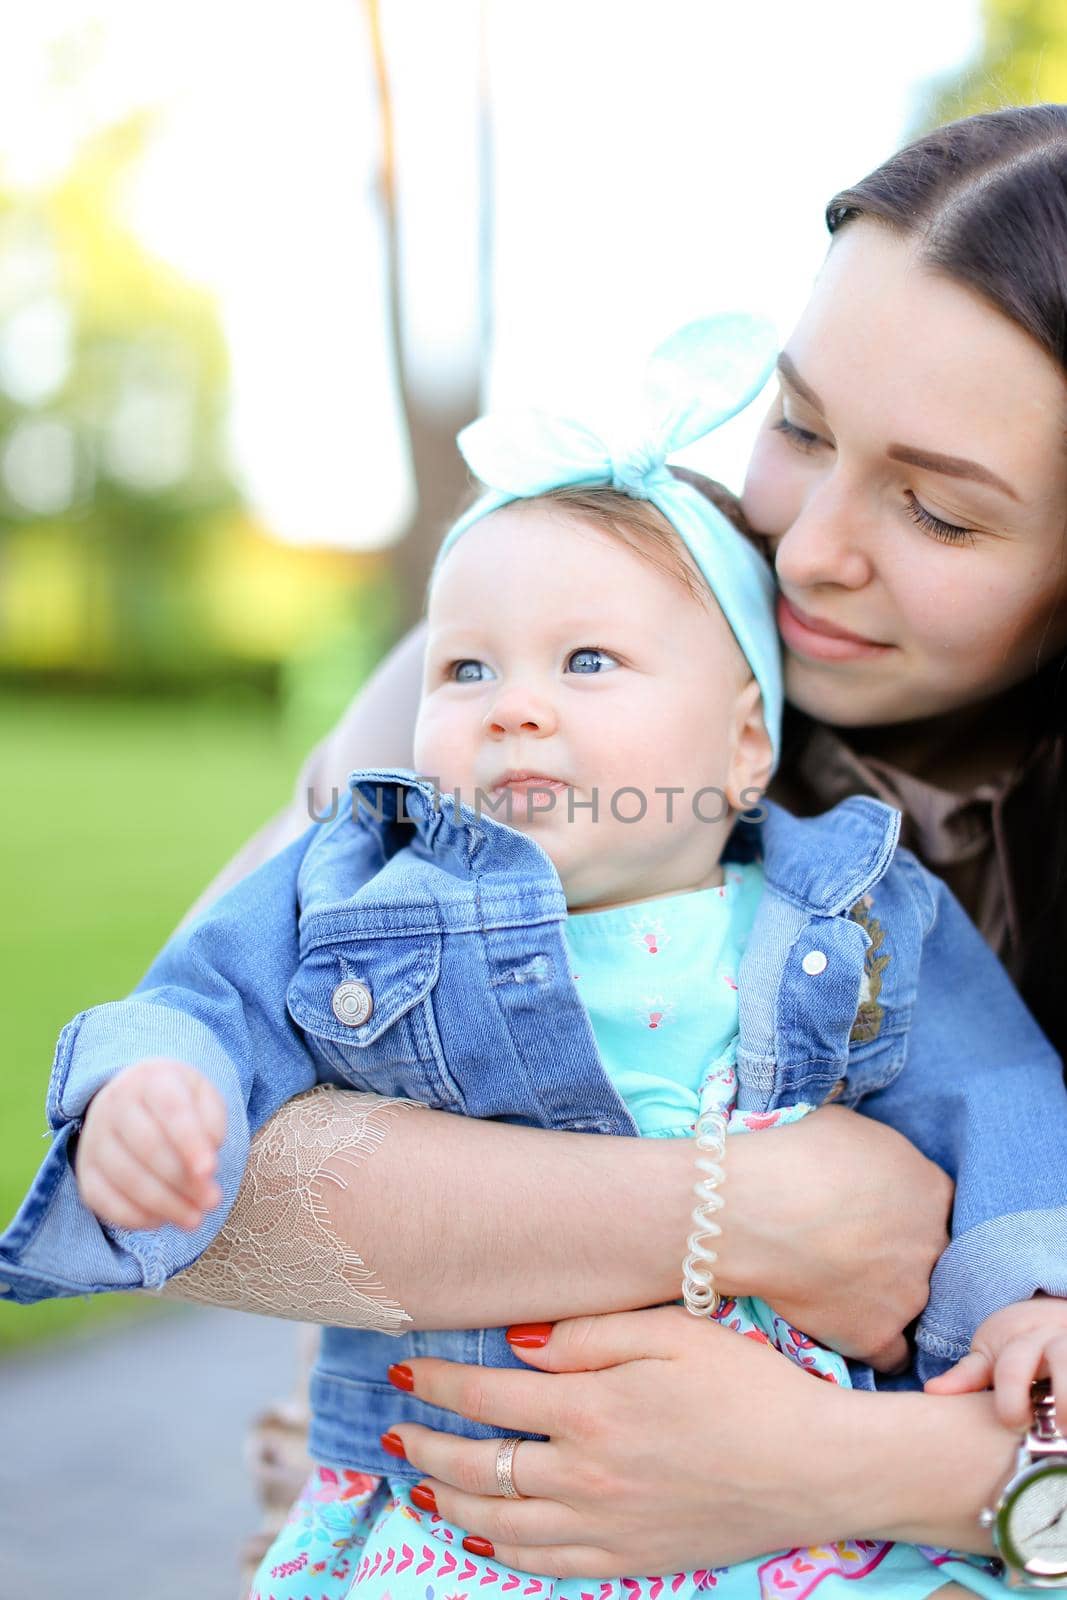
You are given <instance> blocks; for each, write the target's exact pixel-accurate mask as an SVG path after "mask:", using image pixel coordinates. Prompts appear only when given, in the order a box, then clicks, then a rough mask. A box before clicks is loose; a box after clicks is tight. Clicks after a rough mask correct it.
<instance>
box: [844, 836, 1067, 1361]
mask: <svg viewBox="0 0 1067 1600" xmlns="http://www.w3.org/2000/svg"><path fill="white" fill-rule="evenodd" d="M911 870H912V871H913V872H914V873H915V874H916V875H919V876H920V877H921V880H922V881H921V882H920V883H918V891H919V892H920V893H925V895H926V896H927V898H928V903H929V925H928V930H927V934H926V938H925V941H924V945H923V951H922V958H921V965H920V971H919V981H918V990H917V994H916V997H915V1005H914V1012H913V1022H912V1027H911V1030H910V1034H909V1038H908V1045H907V1055H906V1059H905V1065H904V1068H903V1070H902V1071H901V1073H900V1074H899V1076H898V1077H897V1078H896V1079H895V1081H894V1082H893V1083H892V1084H890V1085H889V1086H888V1087H887V1088H885V1089H883V1090H881V1091H879V1092H878V1093H876V1094H872V1095H870V1096H869V1097H868V1098H867V1099H865V1100H864V1101H863V1107H862V1109H863V1111H864V1112H865V1114H866V1115H868V1116H871V1117H875V1118H877V1119H878V1120H879V1121H882V1122H886V1123H888V1124H890V1125H891V1126H892V1127H894V1128H896V1129H897V1130H898V1131H899V1132H901V1133H903V1134H905V1135H906V1136H907V1137H908V1138H909V1139H910V1140H911V1141H912V1143H913V1144H915V1145H917V1146H918V1148H919V1149H921V1150H922V1151H923V1152H924V1154H925V1155H927V1156H929V1157H930V1158H931V1160H933V1161H936V1162H937V1163H938V1165H939V1166H941V1167H943V1168H944V1170H945V1171H946V1172H947V1173H948V1174H949V1176H950V1177H951V1178H953V1179H954V1180H955V1183H956V1198H955V1204H954V1208H953V1215H952V1230H951V1231H952V1241H951V1244H950V1245H949V1248H948V1249H947V1250H946V1252H945V1254H944V1255H943V1256H942V1257H941V1260H940V1261H939V1262H938V1264H937V1267H936V1268H935V1270H934V1274H933V1278H932V1280H931V1284H930V1299H929V1302H928V1304H927V1307H926V1310H925V1311H924V1312H923V1315H922V1317H921V1318H920V1321H919V1325H918V1328H917V1332H916V1345H917V1361H916V1369H915V1375H916V1377H917V1378H918V1379H919V1380H920V1381H925V1379H926V1378H928V1377H932V1376H934V1375H935V1374H936V1373H938V1372H942V1371H944V1370H945V1368H946V1367H947V1366H949V1365H951V1363H952V1362H954V1361H956V1360H957V1359H958V1358H959V1357H960V1356H961V1355H963V1354H965V1353H966V1351H967V1349H968V1348H969V1346H970V1342H971V1338H972V1335H973V1333H974V1330H975V1329H976V1327H977V1326H978V1324H979V1323H980V1322H982V1321H983V1319H984V1318H985V1317H987V1316H988V1315H989V1314H990V1313H991V1312H993V1311H995V1310H997V1309H999V1308H1000V1307H1001V1306H1005V1305H1010V1304H1012V1303H1013V1302H1015V1301H1019V1300H1027V1299H1029V1298H1030V1297H1031V1296H1032V1295H1033V1294H1034V1293H1035V1292H1036V1291H1038V1290H1043V1291H1044V1292H1045V1293H1047V1294H1054V1295H1067V1090H1065V1088H1064V1081H1063V1070H1062V1065H1061V1062H1060V1058H1059V1056H1058V1055H1057V1054H1056V1052H1055V1051H1054V1050H1053V1048H1052V1046H1051V1045H1050V1044H1049V1042H1048V1040H1047V1039H1046V1038H1045V1036H1044V1034H1043V1033H1042V1032H1041V1030H1040V1028H1039V1027H1038V1026H1037V1023H1036V1022H1035V1021H1034V1019H1033V1017H1032V1016H1031V1015H1030V1013H1029V1011H1028V1010H1027V1009H1026V1007H1025V1005H1024V1004H1023V1002H1022V1000H1021V999H1020V998H1019V995H1018V994H1017V993H1016V990H1015V987H1014V985H1013V984H1012V982H1011V979H1010V978H1009V977H1008V975H1007V973H1006V972H1005V970H1004V968H1003V967H1002V966H1001V964H1000V962H999V961H998V960H997V958H996V957H995V956H994V955H993V954H992V952H991V951H990V949H989V948H988V946H987V945H986V943H985V941H984V940H983V939H982V937H981V935H980V934H979V933H978V932H977V930H976V929H975V928H974V927H973V926H972V924H971V922H970V921H969V919H968V918H967V916H966V915H965V913H964V912H963V911H962V909H961V908H960V906H959V904H958V902H957V901H956V900H955V899H954V897H953V895H952V894H951V892H950V891H949V890H948V889H947V888H946V887H945V885H944V884H943V883H941V882H940V880H938V879H936V878H933V877H932V876H931V875H930V874H928V873H926V872H924V871H923V869H921V868H920V867H919V866H918V864H917V863H915V862H912V863H911ZM886 1225H887V1227H892V1226H893V1222H892V1219H891V1218H888V1219H887V1224H886Z"/></svg>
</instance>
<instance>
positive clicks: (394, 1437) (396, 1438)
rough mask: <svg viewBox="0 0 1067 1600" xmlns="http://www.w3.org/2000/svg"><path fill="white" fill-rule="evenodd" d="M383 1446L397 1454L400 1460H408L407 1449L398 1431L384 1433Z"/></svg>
mask: <svg viewBox="0 0 1067 1600" xmlns="http://www.w3.org/2000/svg"><path fill="white" fill-rule="evenodd" d="M381 1446H382V1449H383V1450H388V1452H389V1454H390V1455H391V1456H396V1458H397V1460H398V1461H406V1460H407V1458H408V1454H407V1451H406V1450H405V1449H404V1441H403V1439H402V1438H401V1437H400V1435H399V1434H398V1433H383V1434H382V1437H381Z"/></svg>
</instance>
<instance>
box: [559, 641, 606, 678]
mask: <svg viewBox="0 0 1067 1600" xmlns="http://www.w3.org/2000/svg"><path fill="white" fill-rule="evenodd" d="M567 660H568V662H570V663H574V662H578V663H579V665H578V666H576V667H574V671H576V672H578V673H581V674H582V675H583V676H584V677H590V676H592V674H593V673H594V672H601V671H602V670H603V668H602V666H601V663H602V662H604V661H607V662H609V663H611V665H612V666H617V665H618V662H617V661H616V660H615V657H614V656H613V655H612V654H611V653H610V651H607V650H601V649H599V647H596V646H593V647H587V648H583V649H581V650H572V651H571V653H570V655H569V656H568V657H567ZM609 670H610V667H609Z"/></svg>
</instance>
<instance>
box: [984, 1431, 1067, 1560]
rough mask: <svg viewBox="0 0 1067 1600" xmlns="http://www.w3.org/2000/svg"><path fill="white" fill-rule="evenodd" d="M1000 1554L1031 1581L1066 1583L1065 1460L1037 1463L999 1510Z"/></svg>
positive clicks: (1060, 1458)
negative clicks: (1060, 1580)
mask: <svg viewBox="0 0 1067 1600" xmlns="http://www.w3.org/2000/svg"><path fill="white" fill-rule="evenodd" d="M1000 1534H1001V1545H1002V1552H1003V1554H1004V1556H1005V1557H1006V1558H1007V1560H1008V1561H1010V1562H1011V1564H1012V1565H1013V1566H1015V1567H1021V1568H1022V1569H1023V1571H1024V1572H1025V1573H1027V1575H1028V1576H1030V1577H1033V1578H1053V1579H1054V1578H1062V1579H1063V1580H1064V1581H1065V1582H1067V1458H1064V1457H1063V1456H1060V1457H1058V1458H1057V1460H1055V1461H1050V1462H1046V1463H1038V1464H1037V1465H1036V1466H1034V1467H1033V1468H1031V1470H1030V1471H1029V1472H1028V1473H1027V1474H1026V1477H1025V1478H1024V1479H1023V1481H1022V1482H1021V1483H1020V1484H1018V1485H1017V1486H1016V1488H1014V1489H1013V1490H1011V1491H1010V1492H1009V1494H1008V1497H1007V1499H1006V1500H1005V1502H1004V1505H1003V1507H1002V1509H1001V1514H1000Z"/></svg>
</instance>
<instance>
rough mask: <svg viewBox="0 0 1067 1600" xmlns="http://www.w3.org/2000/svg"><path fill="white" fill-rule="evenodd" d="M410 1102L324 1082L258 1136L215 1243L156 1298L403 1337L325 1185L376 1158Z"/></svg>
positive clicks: (400, 1317) (401, 1316)
mask: <svg viewBox="0 0 1067 1600" xmlns="http://www.w3.org/2000/svg"><path fill="white" fill-rule="evenodd" d="M413 1105H414V1106H417V1105H418V1102H417V1101H412V1100H387V1099H383V1098H382V1097H381V1096H379V1095H373V1094H361V1093H358V1092H356V1091H354V1090H351V1089H338V1088H335V1087H334V1086H332V1085H330V1084H319V1085H318V1086H317V1087H316V1088H314V1089H308V1090H307V1091H306V1092H305V1093H304V1094H300V1095H297V1096H296V1097H295V1098H294V1099H292V1100H290V1101H289V1102H288V1103H287V1104H286V1105H284V1106H282V1108H281V1109H280V1110H279V1111H277V1112H276V1113H275V1115H274V1116H273V1117H272V1118H271V1119H270V1121H269V1122H267V1123H265V1124H264V1126H263V1127H262V1128H261V1129H260V1130H259V1132H258V1133H257V1134H256V1135H255V1136H254V1138H253V1139H252V1144H251V1148H250V1150H249V1156H248V1167H247V1169H246V1172H245V1175H244V1178H243V1180H242V1182H241V1187H240V1190H239V1191H238V1195H237V1199H236V1201H235V1202H234V1206H233V1210H232V1211H231V1212H230V1215H229V1216H228V1217H227V1219H226V1222H225V1225H224V1226H223V1228H222V1231H221V1232H220V1233H219V1235H218V1238H217V1239H216V1240H215V1241H214V1243H213V1244H212V1245H211V1246H210V1247H209V1249H207V1250H206V1251H205V1252H204V1254H203V1255H202V1256H200V1257H199V1259H198V1260H197V1261H194V1263H193V1265H192V1266H191V1267H188V1268H187V1269H186V1270H185V1271H184V1272H181V1273H179V1274H178V1275H177V1276H176V1277H174V1278H172V1279H171V1280H170V1282H169V1283H166V1284H164V1285H163V1287H162V1288H161V1289H158V1290H150V1291H148V1292H149V1293H152V1294H156V1295H161V1296H163V1297H165V1298H168V1299H172V1300H195V1301H198V1302H200V1303H202V1304H204V1305H213V1306H227V1307H229V1308H230V1309H232V1310H235V1311H254V1312H258V1313H260V1314H261V1315H264V1316H269V1317H286V1318H289V1319H291V1320H293V1321H296V1322H309V1321H311V1322H320V1323H329V1324H331V1325H333V1326H334V1327H342V1328H369V1329H373V1330H375V1331H376V1332H378V1333H395V1334H398V1333H402V1332H403V1329H404V1324H405V1323H409V1322H410V1321H411V1317H410V1316H409V1315H408V1313H407V1312H406V1311H405V1310H404V1308H403V1307H402V1306H401V1305H399V1304H398V1302H397V1301H396V1300H394V1299H393V1298H392V1297H391V1296H390V1294H389V1292H388V1290H387V1289H386V1288H385V1286H384V1285H383V1284H382V1283H381V1282H380V1281H379V1280H378V1278H377V1275H376V1274H375V1272H374V1269H373V1268H372V1267H369V1266H367V1264H366V1263H365V1262H364V1260H363V1258H362V1256H360V1255H359V1254H358V1252H357V1251H355V1250H353V1249H352V1248H351V1247H350V1246H349V1245H348V1244H347V1243H346V1242H345V1240H343V1239H342V1238H340V1237H339V1236H338V1234H336V1233H335V1232H334V1230H333V1228H332V1226H331V1222H330V1211H329V1207H328V1205H327V1202H326V1199H325V1189H324V1186H325V1185H326V1184H327V1183H330V1184H333V1185H334V1186H335V1187H336V1188H339V1189H347V1187H348V1184H347V1183H346V1181H345V1178H344V1175H343V1173H342V1172H338V1171H337V1170H336V1168H337V1166H338V1165H340V1166H342V1167H349V1168H352V1169H354V1168H356V1167H359V1166H361V1165H362V1164H363V1162H364V1161H366V1160H368V1159H369V1158H370V1157H371V1156H373V1155H374V1154H375V1153H376V1152H377V1150H378V1149H379V1148H380V1146H381V1145H382V1143H383V1141H384V1140H385V1138H386V1136H387V1134H388V1131H389V1122H390V1119H391V1118H392V1117H393V1116H394V1115H395V1114H396V1112H397V1111H398V1110H399V1109H400V1108H401V1107H404V1106H413Z"/></svg>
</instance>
